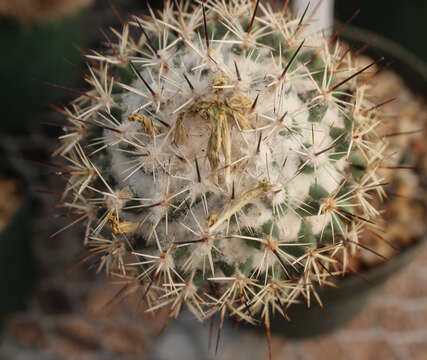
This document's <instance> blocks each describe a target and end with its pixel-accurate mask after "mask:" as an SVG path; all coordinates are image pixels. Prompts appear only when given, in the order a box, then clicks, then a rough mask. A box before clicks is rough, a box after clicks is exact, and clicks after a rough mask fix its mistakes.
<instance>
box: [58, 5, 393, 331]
mask: <svg viewBox="0 0 427 360" xmlns="http://www.w3.org/2000/svg"><path fill="white" fill-rule="evenodd" d="M309 14H310V11H308V12H305V13H304V14H303V16H302V17H301V16H300V17H298V18H294V17H292V15H291V14H290V13H289V11H288V10H287V9H286V8H285V9H284V11H282V12H275V11H273V10H272V9H271V8H270V7H269V5H267V4H262V3H259V2H251V1H250V0H231V1H228V2H225V1H214V0H210V1H206V2H199V3H198V4H194V3H191V4H190V2H184V4H181V5H180V4H178V3H177V2H174V3H171V2H169V1H167V2H166V3H165V6H164V10H163V11H162V12H161V13H159V14H158V15H155V14H154V12H153V11H152V12H151V16H148V17H141V18H138V17H133V18H132V20H131V21H130V22H129V23H127V24H125V25H124V26H123V31H122V32H117V31H114V34H113V36H112V37H111V39H108V41H107V42H106V46H107V50H106V51H104V52H102V53H100V52H93V53H92V54H90V55H88V56H87V58H88V64H89V65H88V68H87V76H86V80H87V82H88V83H89V85H90V89H89V90H88V91H87V92H86V93H85V94H84V95H82V96H80V97H79V98H78V99H76V100H75V101H74V102H73V103H72V104H71V105H70V106H69V107H67V108H65V109H63V110H61V111H62V112H63V113H64V114H65V115H66V117H67V120H68V122H69V123H68V125H67V127H66V133H65V134H64V135H63V136H62V137H61V138H60V141H61V146H60V147H59V149H58V150H57V151H56V153H55V155H56V156H60V157H63V158H64V159H65V160H66V161H67V163H68V164H67V166H66V169H67V171H64V172H63V173H62V175H63V176H66V177H67V183H66V187H65V192H64V196H63V198H62V207H64V208H65V209H66V210H67V211H68V212H69V213H73V214H75V215H76V216H77V221H79V222H80V223H82V224H84V225H85V229H86V231H85V236H84V238H82V243H84V246H85V247H86V248H87V249H88V251H89V258H90V259H91V260H93V259H96V260H97V261H98V263H97V264H98V270H99V271H105V272H106V274H107V276H109V277H111V278H113V279H114V280H115V281H122V282H123V285H124V289H125V291H124V292H126V293H129V292H135V291H139V292H140V294H141V296H142V297H143V301H144V302H146V303H147V304H148V305H147V306H148V311H155V310H157V309H160V308H167V309H168V310H169V313H170V317H176V316H178V314H179V312H180V311H181V309H182V308H183V307H184V306H186V307H187V308H188V309H189V310H190V311H191V312H192V313H194V315H195V316H196V317H197V318H198V319H200V320H204V319H207V318H209V317H211V316H213V315H215V314H219V316H220V319H221V324H222V321H223V320H224V318H225V317H234V318H237V319H238V320H239V321H240V320H242V321H244V322H249V323H251V324H259V325H264V326H265V327H266V329H267V333H269V324H270V319H271V317H272V316H273V315H274V316H283V317H284V318H285V319H288V317H287V309H288V308H289V307H290V306H292V304H293V303H296V302H306V303H307V305H308V306H310V303H312V302H313V301H316V302H319V303H321V301H322V300H321V298H320V297H319V296H318V294H317V292H316V288H317V286H318V285H320V286H323V285H330V284H331V283H333V280H334V278H337V277H340V276H342V275H344V274H346V273H348V272H349V271H350V270H351V269H350V268H349V263H350V261H349V260H350V259H351V257H352V256H356V254H357V252H358V251H359V250H360V248H361V247H363V245H362V244H361V243H360V240H361V237H363V234H365V233H366V232H369V233H375V234H378V233H379V231H380V229H377V226H376V225H375V219H376V218H377V217H378V216H379V214H380V210H381V209H380V208H378V206H379V205H380V204H381V201H379V200H380V199H381V197H382V196H383V188H382V186H383V184H384V182H385V180H384V179H382V178H381V176H380V175H379V173H378V171H377V170H378V169H379V168H380V167H381V165H382V163H383V161H384V159H385V158H386V156H387V154H386V148H387V139H386V138H385V137H382V136H381V134H382V131H381V127H382V126H383V121H382V115H381V106H380V105H381V104H378V103H375V101H374V100H372V98H370V88H371V85H370V83H371V80H372V78H373V77H374V76H375V71H376V70H375V65H376V63H377V62H378V61H376V62H374V63H371V64H365V65H357V63H356V61H355V59H354V56H353V55H352V54H351V52H349V51H348V46H347V45H343V44H342V43H341V42H340V41H337V39H336V36H333V37H332V38H327V39H325V38H324V37H323V36H322V34H320V33H315V34H312V35H307V34H306V32H304V38H303V37H302V35H301V33H302V32H303V31H302V30H303V29H304V24H305V21H306V19H308V18H309ZM304 17H305V18H304ZM307 21H308V20H307ZM131 34H132V36H131ZM379 61H380V60H379ZM379 236H380V235H379ZM290 320H291V319H290Z"/></svg>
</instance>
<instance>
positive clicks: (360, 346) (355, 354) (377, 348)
mask: <svg viewBox="0 0 427 360" xmlns="http://www.w3.org/2000/svg"><path fill="white" fill-rule="evenodd" d="M343 348H345V349H347V353H348V359H349V360H350V359H351V360H398V358H397V356H396V354H395V353H394V352H393V350H392V348H391V347H390V345H389V344H387V343H386V342H385V341H384V340H381V339H376V338H372V339H369V340H363V341H354V342H353V341H348V342H347V341H346V342H345V343H343ZM344 359H346V358H344Z"/></svg>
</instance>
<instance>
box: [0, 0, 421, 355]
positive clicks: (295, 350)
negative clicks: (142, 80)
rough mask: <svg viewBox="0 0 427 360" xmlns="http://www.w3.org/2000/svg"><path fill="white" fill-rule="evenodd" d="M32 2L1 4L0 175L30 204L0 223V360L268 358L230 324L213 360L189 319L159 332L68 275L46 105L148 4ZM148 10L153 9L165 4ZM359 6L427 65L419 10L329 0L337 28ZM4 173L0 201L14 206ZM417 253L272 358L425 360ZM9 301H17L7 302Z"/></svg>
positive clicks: (98, 280) (153, 323)
mask: <svg viewBox="0 0 427 360" xmlns="http://www.w3.org/2000/svg"><path fill="white" fill-rule="evenodd" d="M324 1H330V0H324ZM62 2H63V4H62ZM314 2H315V1H314ZM30 3H31V1H29V0H16V1H15V0H0V43H1V44H2V45H3V51H2V52H1V55H0V63H1V66H0V79H1V80H2V81H1V83H2V85H3V86H2V90H0V102H1V105H2V106H1V108H2V110H3V112H2V115H1V116H0V163H1V164H3V165H1V166H0V170H1V171H3V173H4V174H6V175H4V176H6V177H7V178H8V177H10V175H11V174H13V176H14V177H16V178H19V179H20V181H19V185H18V188H17V189H14V190H12V192H13V193H14V194H15V193H18V196H16V199H17V200H16V202H17V203H19V204H27V205H28V208H26V209H24V210H22V212H21V217H20V218H18V219H17V220H16V221H15V224H14V227H13V228H12V226H9V228H7V226H8V225H7V224H6V225H5V226H6V228H7V230H8V231H9V232H6V231H5V230H3V229H4V228H0V244H2V249H1V250H2V253H1V254H0V280H1V281H2V287H1V290H0V299H3V300H0V308H1V309H0V319H2V320H3V328H2V334H1V341H2V342H1V345H0V359H5V360H7V359H11V360H12V359H13V360H15V359H28V360H30V359H31V360H32V359H41V360H59V359H66V360H69V359H83V360H84V359H87V360H100V359H115V360H121V359H122V360H131V359H153V360H154V359H159V360H163V359H164V360H168V359H186V360H191V359H195V360H199V359H214V358H215V359H235V360H237V359H267V358H268V351H267V345H266V341H265V335H264V333H263V332H262V331H261V332H260V333H256V332H249V331H246V330H244V329H240V328H237V327H236V326H233V325H230V324H226V326H225V329H224V333H223V336H222V341H221V345H220V347H219V351H218V355H217V356H214V350H213V348H214V345H212V344H211V346H209V343H211V342H212V343H215V336H216V335H210V331H209V326H208V325H200V324H198V323H196V321H195V320H194V319H193V318H192V317H191V316H190V315H188V314H184V315H183V316H182V317H181V318H180V319H179V320H177V321H175V322H173V323H171V324H170V326H169V327H168V328H167V329H166V330H165V331H163V332H161V334H160V330H161V329H162V326H163V324H164V322H165V320H166V318H167V314H158V315H157V316H156V317H155V318H154V317H151V316H149V315H147V314H145V313H143V311H139V312H136V311H135V309H136V308H137V306H138V301H137V299H132V298H130V299H126V300H123V301H119V302H112V303H110V300H111V299H112V298H113V296H114V295H115V294H116V293H117V291H118V290H119V288H118V287H115V286H112V285H110V284H107V282H106V281H105V280H104V279H103V278H102V276H96V274H95V268H94V267H92V268H90V269H89V270H88V266H87V264H82V265H81V266H77V267H76V266H75V265H76V264H77V263H78V262H79V260H81V259H83V257H84V252H83V251H82V249H81V240H80V239H81V229H80V228H79V226H75V227H70V228H69V229H68V230H67V231H65V232H62V233H60V234H58V235H57V236H54V237H52V236H51V235H52V234H55V232H57V230H58V229H60V228H61V227H63V226H66V225H67V224H69V222H70V219H67V218H62V217H60V216H58V215H57V214H58V213H59V211H58V209H57V208H56V203H57V201H58V197H59V192H60V191H61V189H62V186H63V184H62V182H61V179H60V177H58V176H55V175H54V173H55V172H57V171H58V169H57V168H55V167H53V166H49V163H51V162H52V159H51V156H50V154H51V153H52V152H53V151H54V150H55V149H56V148H57V145H58V144H57V140H56V139H57V137H58V136H59V135H61V134H62V128H61V125H62V124H63V120H62V115H61V114H59V113H58V112H57V111H55V109H53V108H52V106H51V105H52V104H55V106H58V107H61V105H62V104H66V103H67V101H69V100H71V99H72V98H74V97H75V96H76V95H78V94H79V92H80V91H82V90H84V86H85V84H84V82H83V81H82V71H83V69H84V66H85V65H84V62H83V61H82V56H81V54H82V53H86V52H87V51H88V49H105V48H106V37H105V35H104V34H108V35H107V36H109V37H111V38H113V36H112V35H111V32H110V30H109V27H110V26H112V27H113V28H116V29H120V27H121V26H120V18H121V19H123V20H126V19H128V18H129V14H141V13H144V12H145V11H146V1H145V0H120V1H119V0H115V1H113V0H94V1H91V0H75V1H73V0H68V1H67V0H61V1H59V0H58V1H57V2H55V1H48V0H37V1H35V3H36V4H35V5H34V6H33V5H30ZM272 3H273V4H274V6H282V2H281V1H276V0H274V1H272ZM52 4H54V6H53V7H52ZM111 4H113V6H112V5H111ZM150 4H151V5H152V6H153V7H160V5H161V1H150ZM357 9H360V10H361V12H360V14H359V15H358V16H357V18H356V19H354V21H352V24H353V25H356V26H359V27H361V28H364V29H367V30H371V31H373V32H375V33H377V34H378V35H380V36H384V37H387V38H390V39H393V40H394V41H396V42H398V43H399V44H400V45H401V46H403V47H404V48H406V49H407V50H410V51H411V52H413V53H414V54H416V55H417V56H418V57H419V58H420V59H422V61H427V47H426V40H427V38H426V35H425V34H426V32H425V29H424V27H423V25H424V22H425V19H427V2H426V1H422V0H412V1H411V2H409V1H407V2H403V1H400V0H399V1H398V0H387V1H385V0H384V1H382V0H379V1H372V0H371V1H367V0H366V1H365V0H336V1H335V15H336V18H337V19H339V20H340V21H341V22H344V21H346V20H347V19H348V18H350V17H351V16H352V15H353V14H354V12H355V11H356V10H357ZM118 14H119V16H118ZM43 164H44V165H43ZM18 174H20V175H18ZM4 176H3V175H0V198H3V199H6V200H5V201H4V202H5V205H3V207H5V208H10V206H11V205H10V204H11V200H10V198H8V196H10V195H6V194H9V193H7V192H6V190H7V186H6V182H5V181H3V180H2V179H3V178H4ZM2 190H4V192H2ZM8 199H9V200H10V201H9V200H8ZM0 201H1V200H0ZM1 206H2V205H0V210H1V209H2V207H1ZM4 213H6V214H7V211H6V212H5V211H4ZM2 214H3V212H2V211H0V220H2V219H1V216H5V215H2ZM0 223H1V222H0ZM22 229H27V230H29V229H31V231H27V232H25V231H24V232H22V231H21V232H20V230H22ZM14 238H17V239H18V238H19V239H25V241H24V240H19V242H20V243H22V247H21V248H19V249H10V254H12V252H13V253H14V254H18V256H16V257H13V255H8V254H9V253H8V251H9V250H7V246H6V244H7V243H10V239H14ZM5 249H6V250H5ZM31 252H34V256H31V255H30V253H31ZM418 252H419V253H418V255H417V257H416V259H415V261H413V262H412V263H411V265H410V266H408V267H407V268H405V270H404V271H402V273H400V274H399V275H398V276H397V277H394V278H393V279H392V280H391V281H389V282H388V283H387V284H386V286H385V287H383V288H382V289H381V290H380V291H379V292H378V293H377V294H376V295H375V296H374V297H373V298H372V299H371V300H370V302H369V305H368V306H367V308H366V309H365V310H364V311H363V313H362V314H361V315H359V316H358V317H357V318H356V319H355V320H353V321H352V322H351V323H350V324H349V325H348V326H347V327H345V328H344V329H342V330H340V331H338V332H337V333H334V334H332V335H328V336H326V337H322V338H316V339H310V340H307V341H289V340H287V339H285V338H283V337H281V336H278V335H274V336H273V342H272V349H273V359H287V360H294V359H295V360H297V359H301V360H322V359H328V360H335V359H339V360H347V359H348V360H356V359H361V360H362V359H363V360H370V359H375V360H381V359H387V360H393V359H397V360H425V359H427V286H426V283H427V252H426V250H425V249H424V248H423V249H421V250H420V251H418ZM2 274H3V275H2ZM32 280H34V281H32ZM17 289H19V291H18V290H17ZM15 292H16V293H17V294H18V295H17V298H16V299H12V300H10V299H9V300H7V301H6V300H4V299H8V296H6V295H9V293H15ZM2 301H3V302H2ZM11 311H13V313H12V314H11V313H10V312H11ZM326 316H327V315H326ZM159 334H160V335H159ZM214 334H215V333H214Z"/></svg>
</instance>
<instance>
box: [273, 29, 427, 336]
mask: <svg viewBox="0 0 427 360" xmlns="http://www.w3.org/2000/svg"><path fill="white" fill-rule="evenodd" d="M342 38H343V39H344V40H345V41H346V42H348V43H350V44H351V45H355V46H363V45H365V44H366V43H368V42H369V41H370V40H372V39H373V38H376V42H375V44H373V45H371V46H370V47H369V48H368V49H367V50H366V51H365V54H366V55H368V56H371V57H373V58H379V57H382V56H384V57H385V60H386V61H390V60H394V63H392V65H391V69H392V70H393V71H394V72H396V73H397V74H399V75H400V76H401V77H402V78H403V80H404V81H405V83H406V85H407V86H408V88H409V89H411V90H412V91H414V92H415V93H417V94H421V95H423V96H425V95H426V94H427V67H426V65H425V64H424V63H423V62H422V61H421V60H419V59H418V58H417V57H416V56H415V55H413V54H412V53H411V52H409V51H407V50H406V49H404V48H403V47H402V46H400V45H398V44H396V43H395V42H393V41H391V40H388V39H384V38H381V37H378V36H377V35H376V34H374V33H372V32H370V31H366V30H362V29H358V28H356V27H353V26H348V27H347V28H346V30H345V31H344V32H343V34H342ZM426 242H427V235H425V236H423V237H420V238H419V239H414V242H413V244H412V245H410V246H408V247H407V248H403V249H402V250H401V252H400V253H399V254H397V255H396V256H395V257H394V258H392V259H390V260H389V261H386V262H383V263H381V264H378V265H376V266H374V267H372V268H370V269H367V270H364V271H362V272H360V273H359V274H357V275H349V276H347V277H344V278H341V279H337V280H336V281H335V283H336V287H317V288H316V291H317V292H318V294H319V296H320V298H321V300H322V302H323V304H324V306H325V311H323V310H322V309H321V308H320V306H319V305H318V304H317V302H316V300H315V299H314V297H313V298H312V302H311V303H312V307H311V308H310V309H308V308H307V305H306V304H294V305H292V306H291V307H290V308H289V310H288V315H289V316H290V317H291V319H292V318H294V321H291V322H288V321H286V320H285V319H283V318H282V317H281V316H276V317H274V318H273V319H272V323H271V330H272V331H273V332H274V333H276V334H278V335H283V336H285V337H287V338H300V339H302V338H308V337H314V336H319V335H324V334H326V333H329V332H332V331H334V330H335V329H337V328H339V327H342V326H343V325H345V324H346V323H347V322H348V321H349V320H351V319H352V318H353V317H354V316H355V315H357V314H358V313H359V312H360V311H361V310H362V309H363V307H364V305H365V303H366V301H367V299H368V298H369V296H370V294H371V293H372V290H373V289H375V288H376V287H378V286H380V285H382V284H384V282H385V281H386V280H387V279H388V278H390V277H391V276H393V275H395V274H396V273H397V272H398V271H400V270H401V269H402V268H403V267H404V266H405V265H406V264H408V263H409V262H410V261H411V259H412V258H413V257H415V255H416V254H417V253H418V252H419V251H420V250H421V248H422V247H423V246H425V243H426Z"/></svg>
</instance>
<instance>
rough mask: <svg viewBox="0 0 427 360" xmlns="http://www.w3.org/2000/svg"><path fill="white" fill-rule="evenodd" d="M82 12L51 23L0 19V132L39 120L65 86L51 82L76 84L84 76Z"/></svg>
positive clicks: (61, 93) (62, 94) (20, 127)
mask: <svg viewBox="0 0 427 360" xmlns="http://www.w3.org/2000/svg"><path fill="white" fill-rule="evenodd" d="M83 21H84V16H83V14H82V13H80V14H77V15H72V16H69V17H64V18H61V19H60V20H55V21H49V22H46V23H29V24H25V25H24V24H19V23H17V22H15V21H12V20H9V19H5V18H0V42H1V44H2V46H3V49H4V51H3V56H2V58H1V61H0V65H1V66H0V78H1V79H2V83H3V85H4V86H3V87H2V90H1V92H0V96H1V99H2V103H3V105H4V106H3V115H2V120H1V122H0V130H1V131H9V132H10V131H12V132H16V131H18V130H22V129H24V128H25V127H26V125H27V124H29V123H30V122H34V121H37V120H38V119H39V116H38V115H39V113H40V112H41V111H42V110H43V109H45V108H46V107H47V105H48V104H50V103H54V102H56V101H58V100H59V99H60V98H61V97H63V96H64V94H65V93H64V91H62V90H59V89H57V88H54V87H53V86H51V85H48V84H47V83H53V84H57V85H61V86H66V87H70V86H73V85H74V84H75V82H76V80H77V79H78V78H79V77H80V74H79V70H78V67H77V66H76V65H78V64H79V62H80V61H81V56H80V54H79V52H78V50H77V48H79V47H80V48H84V47H85V46H84V37H83V29H82V23H83Z"/></svg>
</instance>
